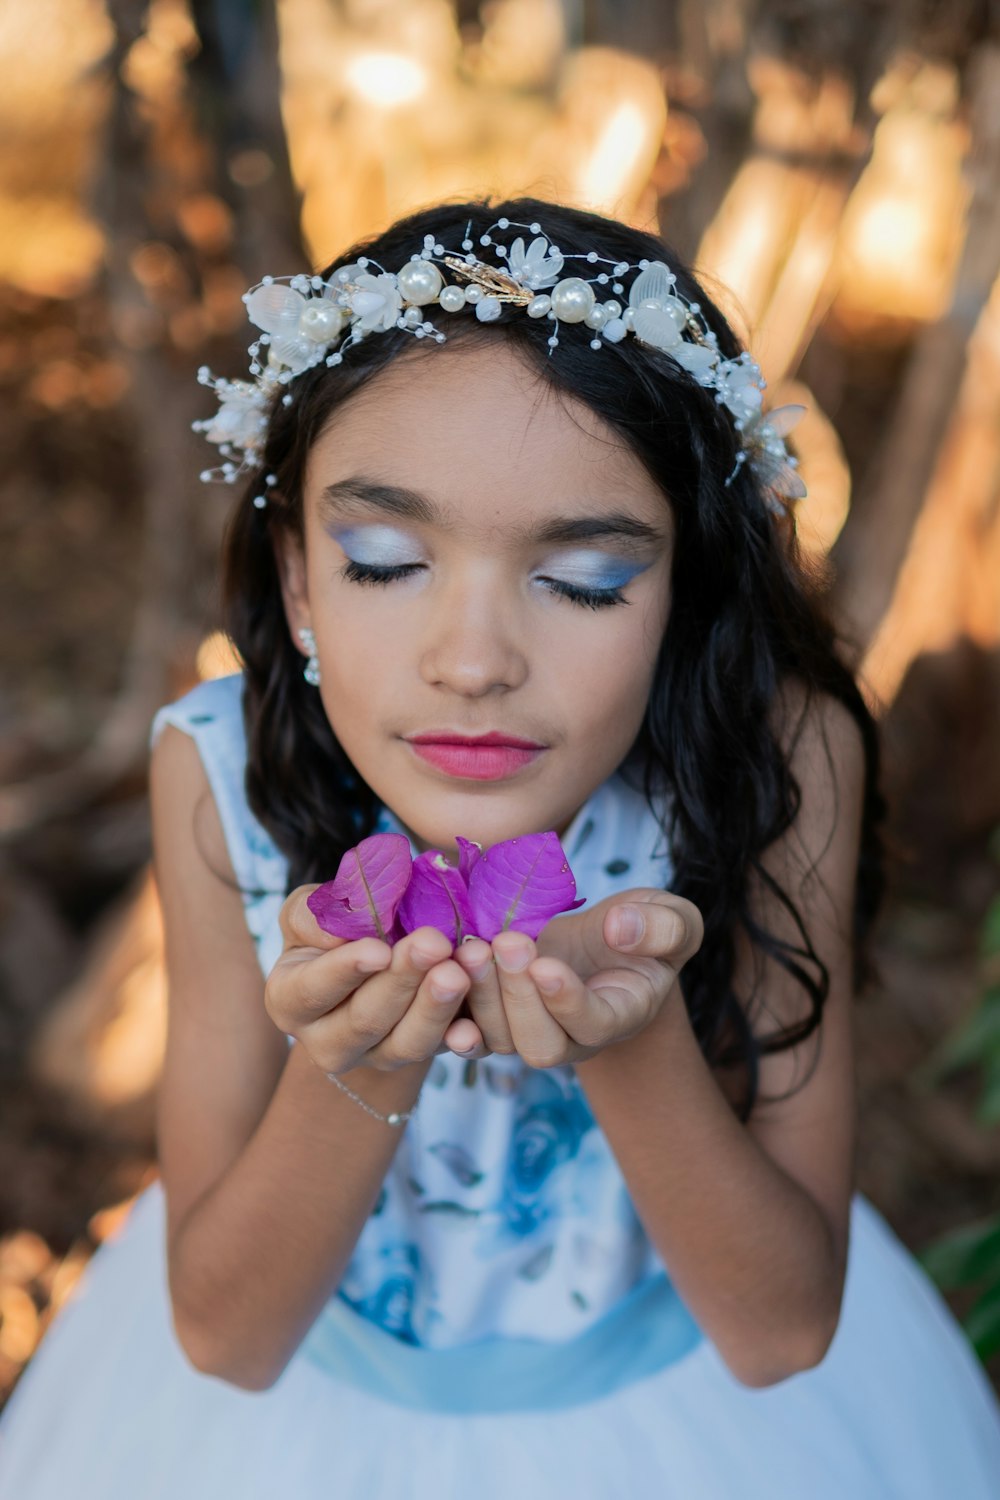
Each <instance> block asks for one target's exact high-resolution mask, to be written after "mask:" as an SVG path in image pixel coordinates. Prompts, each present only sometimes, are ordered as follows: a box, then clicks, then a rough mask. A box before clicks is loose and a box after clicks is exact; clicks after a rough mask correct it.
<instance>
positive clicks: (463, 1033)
mask: <svg viewBox="0 0 1000 1500" xmlns="http://www.w3.org/2000/svg"><path fill="white" fill-rule="evenodd" d="M442 1050H443V1051H445V1052H454V1053H455V1056H456V1057H464V1058H480V1057H489V1056H490V1055H491V1052H492V1049H491V1048H490V1047H489V1046H487V1044H486V1042H485V1040H484V1038H483V1034H482V1032H481V1031H480V1029H479V1027H478V1026H477V1025H476V1023H475V1021H471V1020H470V1019H469V1017H468V1016H458V1017H457V1018H456V1019H455V1020H454V1021H450V1022H449V1024H448V1026H447V1028H446V1029H445V1033H444V1046H443V1048H442Z"/></svg>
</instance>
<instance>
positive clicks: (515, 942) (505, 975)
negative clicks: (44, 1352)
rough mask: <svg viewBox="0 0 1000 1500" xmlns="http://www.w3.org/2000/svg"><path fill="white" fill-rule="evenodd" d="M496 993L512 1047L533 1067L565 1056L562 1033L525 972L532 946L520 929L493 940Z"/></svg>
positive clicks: (499, 935) (564, 1034)
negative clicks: (500, 1001)
mask: <svg viewBox="0 0 1000 1500" xmlns="http://www.w3.org/2000/svg"><path fill="white" fill-rule="evenodd" d="M493 952H494V955H495V957H496V961H497V974H498V976H499V980H500V994H501V998H502V1000H503V1008H504V1014H505V1015H506V1017H507V1024H508V1026H509V1027H510V1033H511V1036H512V1038H513V1041H514V1046H515V1048H516V1049H517V1051H518V1052H519V1053H520V1054H521V1056H522V1057H523V1058H524V1060H525V1062H527V1063H530V1065H531V1066H532V1067H533V1068H551V1067H555V1066H556V1065H557V1064H558V1063H560V1062H562V1061H563V1059H564V1058H565V1056H566V1042H567V1038H566V1033H565V1032H564V1031H563V1029H562V1027H561V1026H560V1025H559V1023H558V1022H557V1021H556V1020H555V1019H554V1017H553V1016H551V1015H550V1014H549V1012H548V1011H547V1010H546V1008H545V1006H544V1005H543V1003H542V997H541V995H540V994H539V993H538V987H537V985H536V984H535V981H534V979H532V977H531V975H530V974H529V973H528V965H529V964H530V963H531V961H532V959H533V958H534V957H535V945H534V943H533V942H532V940H531V938H529V937H527V936H526V935H525V934H524V933H521V932H501V933H499V934H498V935H497V936H496V937H495V938H494V939H493Z"/></svg>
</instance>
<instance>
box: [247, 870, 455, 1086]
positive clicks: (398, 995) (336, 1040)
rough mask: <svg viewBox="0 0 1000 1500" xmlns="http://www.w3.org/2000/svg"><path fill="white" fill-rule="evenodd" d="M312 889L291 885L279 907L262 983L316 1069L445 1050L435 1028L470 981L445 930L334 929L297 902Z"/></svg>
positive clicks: (338, 1069) (270, 1007)
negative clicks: (396, 933)
mask: <svg viewBox="0 0 1000 1500" xmlns="http://www.w3.org/2000/svg"><path fill="white" fill-rule="evenodd" d="M315 889H316V886H315V885H301V886H298V887H296V889H295V890H294V891H292V892H290V894H289V895H288V896H287V897H286V899H285V901H284V904H283V905H282V908H281V912H280V914H279V922H280V925H281V931H282V935H283V937H284V949H283V951H282V954H281V956H280V958H279V959H278V960H277V962H276V963H275V965H274V967H273V968H272V970H271V972H270V974H269V975H268V979H267V983H266V985H265V988H264V1004H265V1007H266V1009H267V1013H268V1015H269V1016H270V1017H271V1020H272V1021H273V1022H274V1024H275V1025H276V1026H277V1027H279V1029H280V1030H282V1031H283V1032H285V1034H286V1035H288V1036H294V1037H295V1038H296V1040H297V1041H299V1042H300V1043H301V1045H302V1046H303V1047H304V1048H305V1049H306V1051H307V1052H308V1053H309V1055H310V1056H311V1057H312V1059H313V1061H314V1062H315V1063H316V1064H317V1066H318V1067H320V1068H322V1070H323V1071H324V1072H325V1073H346V1072H349V1071H350V1069H351V1068H356V1067H370V1068H376V1069H378V1070H379V1071H382V1072H391V1071H393V1070H395V1069H397V1068H401V1067H405V1066H406V1065H407V1064H409V1063H414V1062H423V1061H426V1060H427V1059H429V1058H431V1057H434V1056H435V1055H436V1054H437V1053H439V1052H447V1051H448V1050H449V1047H448V1045H447V1044H446V1043H445V1041H444V1033H445V1031H446V1030H447V1029H448V1027H449V1025H451V1024H452V1023H453V1021H454V1017H455V1012H456V1011H457V1010H458V1008H459V1006H460V1005H461V1003H462V1000H463V998H464V996H465V994H466V993H467V991H468V989H469V984H470V981H469V977H468V975H467V973H466V972H465V970H464V969H462V968H461V967H460V966H459V965H458V964H457V963H456V962H455V960H454V958H453V957H452V946H451V944H450V942H449V941H448V939H447V938H446V937H445V936H444V934H443V933H441V932H439V931H438V930H437V928H436V927H429V926H427V927H418V928H417V929H416V930H415V931H414V932H411V933H408V934H407V935H406V937H404V938H402V939H400V941H399V942H397V943H395V944H393V945H392V946H391V947H390V945H389V944H388V943H384V942H382V941H381V940H380V939H379V938H374V937H368V938H357V939H353V940H348V939H346V938H341V937H336V936H335V935H334V934H333V933H329V932H325V931H324V930H323V928H321V927H320V926H319V924H318V922H317V921H316V918H315V917H314V916H313V914H312V912H311V911H310V910H309V908H308V906H307V905H306V897H307V896H309V895H310V894H311V892H312V891H314V890H315ZM460 1024H461V1025H465V1026H470V1027H471V1026H472V1023H471V1022H462V1023H460ZM472 1029H473V1030H474V1029H475V1028H472Z"/></svg>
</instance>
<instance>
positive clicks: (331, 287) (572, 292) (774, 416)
mask: <svg viewBox="0 0 1000 1500" xmlns="http://www.w3.org/2000/svg"><path fill="white" fill-rule="evenodd" d="M511 227H514V228H518V229H525V230H528V231H529V232H530V233H531V235H532V236H533V238H532V239H531V241H530V242H527V241H526V240H525V238H524V237H523V236H520V235H519V236H518V237H517V238H516V239H514V240H513V241H512V242H511V243H510V244H509V245H504V244H503V243H501V242H498V241H496V240H494V238H493V230H494V229H497V228H499V229H504V230H506V229H508V228H511ZM541 228H542V226H541V225H540V224H537V223H533V224H517V225H514V226H512V225H511V221H510V220H508V219H498V220H497V222H496V224H491V225H490V227H489V229H488V230H487V231H486V232H485V233H483V234H480V236H479V245H480V246H490V247H492V249H493V252H494V254H495V256H496V258H497V261H498V262H500V264H498V265H491V264H490V263H488V262H487V261H485V260H481V259H480V258H479V256H478V254H477V253H476V251H475V248H474V241H473V239H472V237H471V236H472V223H471V220H470V222H469V224H468V226H467V228H466V231H465V238H464V239H463V240H462V243H461V250H462V252H464V253H462V254H460V253H459V251H458V250H449V249H446V247H445V246H444V245H442V244H438V243H437V241H436V240H435V237H434V236H433V235H430V234H427V235H425V236H424V241H423V248H422V249H420V250H414V251H413V253H412V254H411V255H410V256H409V258H408V259H407V261H406V262H405V263H404V264H403V265H402V266H400V268H399V269H398V270H397V271H387V270H386V269H385V267H383V266H380V265H379V264H378V262H377V261H373V260H372V259H371V258H370V257H366V256H361V257H359V259H358V260H357V261H355V262H352V263H351V264H345V265H341V266H338V267H337V269H336V270H335V271H334V272H333V274H332V276H331V277H330V279H329V280H328V281H327V280H324V279H323V278H322V277H321V276H316V275H312V276H309V275H305V274H302V273H299V274H298V275H296V276H290V277H274V276H265V277H264V278H263V280H262V281H261V283H260V285H259V286H256V287H253V288H252V289H251V290H250V291H249V292H247V293H246V294H245V295H244V298H243V300H244V302H245V303H246V308H247V314H248V316H249V318H250V321H251V323H253V324H254V325H255V326H256V327H257V328H259V329H260V330H261V336H260V338H259V339H258V340H257V342H256V343H254V344H251V346H250V354H251V357H252V363H251V365H250V373H251V375H253V376H255V377H256V382H255V383H251V382H248V381H243V380H235V381H230V380H222V379H216V378H215V377H214V376H212V375H211V374H210V372H209V371H208V370H206V369H202V370H200V371H199V374H198V378H199V380H201V381H202V383H203V384H205V385H210V386H212V387H213V388H214V390H215V392H216V394H217V396H218V397H219V402H220V405H219V410H218V412H217V413H216V415H215V416H214V417H213V418H210V419H208V420H207V421H203V422H195V423H193V424H192V425H193V426H194V428H195V430H196V431H200V432H203V433H204V434H205V436H206V437H207V438H208V440H209V441H210V442H213V443H216V444H218V446H219V448H220V450H221V452H222V453H223V454H224V455H226V457H227V459H228V457H229V455H230V454H232V453H233V452H234V451H236V452H237V453H239V454H240V455H241V462H240V464H239V465H238V466H237V465H236V464H235V463H233V462H230V461H227V462H226V463H225V464H223V465H222V467H221V469H219V470H209V471H206V473H204V474H203V475H202V478H203V479H206V478H212V479H214V478H221V479H223V480H225V481H226V482H227V483H233V482H235V481H236V480H237V479H238V478H239V477H240V475H241V474H243V473H245V472H247V471H248V470H251V469H253V468H255V467H259V465H260V461H261V457H262V454H263V448H264V441H265V438H266V434H267V426H268V421H269V416H270V412H271V410H272V407H273V398H274V397H275V395H276V394H277V393H278V392H279V391H281V390H282V388H283V387H285V386H287V385H288V383H289V382H290V381H291V380H293V379H294V378H295V377H296V376H297V375H301V374H303V373H304V372H305V371H306V370H310V369H312V368H313V367H314V366H316V365H318V364H319V363H320V362H321V361H325V363H326V364H327V365H330V366H333V365H338V364H340V362H341V360H342V359H343V357H344V352H345V350H347V349H348V348H350V346H351V345H352V344H356V343H359V342H360V341H361V340H362V339H364V338H366V337H367V336H368V335H369V334H371V333H387V332H389V331H390V330H391V329H393V328H398V329H402V330H403V331H404V332H407V333H411V334H413V335H415V337H417V338H426V337H432V338H433V339H434V340H435V341H436V342H437V343H444V342H445V335H444V334H443V333H442V332H440V331H439V329H438V328H437V326H436V325H435V324H434V323H433V322H431V321H430V319H429V318H428V316H427V314H428V312H429V311H430V306H431V304H435V305H436V309H437V310H439V311H440V312H441V313H443V314H445V315H446V320H447V317H448V316H451V315H453V314H456V313H461V312H463V311H470V310H471V311H474V312H475V315H476V317H477V318H478V319H479V320H480V321H481V322H492V321H495V320H496V319H497V318H499V317H500V316H501V315H503V313H504V310H505V308H506V309H507V310H508V311H512V312H517V311H525V312H527V314H528V316H529V317H531V318H535V319H541V318H545V319H547V320H548V321H549V322H550V323H551V324H552V325H553V327H552V332H551V334H550V335H549V338H548V339H547V343H548V346H549V353H550V354H551V352H552V350H553V349H554V348H555V347H556V345H557V344H558V343H559V333H560V330H561V329H562V328H563V327H565V326H567V325H572V324H578V325H582V330H583V331H586V332H588V333H589V334H590V340H589V342H590V347H591V348H592V349H602V348H605V347H606V346H608V345H617V344H620V343H621V341H622V340H623V339H624V338H625V337H626V335H627V334H632V335H633V337H634V338H635V340H636V342H637V343H640V344H645V345H647V346H648V347H649V348H652V349H657V350H660V351H661V352H662V353H664V354H666V355H668V356H669V358H670V359H672V360H675V361H676V363H677V364H679V365H680V366H681V367H682V369H684V370H686V371H687V373H688V374H689V375H690V376H691V377H692V378H693V379H694V380H696V381H697V382H698V384H699V385H700V386H702V387H703V388H704V389H706V390H710V391H714V393H715V399H716V402H717V403H718V404H719V406H721V407H724V408H725V409H726V411H727V412H728V413H729V415H730V417H731V418H732V425H733V428H734V429H735V431H736V433H737V435H738V437H739V445H738V448H737V456H736V464H735V467H734V468H733V471H732V473H731V474H730V475H729V478H728V479H727V480H726V483H727V484H731V483H732V481H733V480H734V479H735V477H736V475H737V473H738V472H739V470H740V468H741V467H742V465H743V464H744V463H746V464H748V465H749V466H750V468H751V469H752V470H753V472H754V475H755V477H756V478H757V480H758V481H759V483H760V485H761V487H762V490H763V492H764V496H765V500H766V501H767V504H768V506H769V507H770V508H771V509H772V510H774V511H776V512H778V513H785V512H786V511H787V509H788V506H786V505H785V504H784V503H783V502H785V501H793V500H798V499H801V498H802V497H803V496H804V495H805V493H806V489H805V485H804V484H803V483H802V480H801V478H800V477H799V475H798V474H797V473H796V470H795V459H794V458H792V457H790V456H789V453H788V450H787V448H786V447H785V443H784V437H785V434H786V433H787V432H788V431H790V429H791V427H792V426H793V425H794V423H795V422H796V421H797V420H798V418H799V416H801V414H802V411H803V410H804V408H802V407H798V406H786V407H782V408H780V409H779V410H778V411H776V412H770V413H768V414H766V415H765V414H764V411H763V392H764V386H765V381H764V378H763V376H762V374H761V370H760V366H759V365H758V364H757V363H756V361H755V360H754V359H752V358H751V356H750V355H749V354H748V353H746V352H743V353H741V354H740V355H738V356H736V357H735V358H732V359H727V358H724V357H723V355H722V351H721V350H720V348H719V344H718V339H717V337H716V335H715V333H714V331H713V330H712V328H711V327H710V325H709V324H708V322H707V320H706V319H705V316H704V314H703V313H702V311H701V307H700V306H699V304H698V303H697V302H690V301H688V299H687V298H686V297H685V296H684V295H683V294H682V293H681V292H679V291H678V290H677V277H676V276H675V274H674V273H673V271H671V269H670V267H669V266H668V265H666V264H665V262H663V261H661V260H640V261H639V263H638V265H637V266H634V265H632V264H630V263H629V262H628V261H618V260H613V259H611V258H610V257H608V256H602V255H600V254H599V253H598V252H597V251H596V250H588V251H586V252H580V253H573V254H570V255H563V253H562V251H561V250H559V248H558V247H557V246H556V245H554V244H553V243H552V242H551V240H550V239H549V238H548V237H547V236H546V235H544V234H542V233H541ZM570 260H572V261H578V262H585V263H586V271H587V274H584V267H583V266H581V274H580V275H578V276H575V275H570V276H564V275H563V272H564V268H565V267H566V262H567V261H570ZM369 267H374V271H373V270H370V269H369ZM442 267H443V268H444V269H446V270H449V271H451V272H453V273H454V275H455V276H457V277H458V278H459V279H458V280H453V281H446V280H445V278H444V276H443V275H442V270H441V268H442ZM629 271H638V273H639V274H638V275H637V276H636V277H635V278H634V280H633V282H632V284H631V286H630V287H629V288H628V299H627V300H628V305H627V306H626V307H624V308H623V306H622V301H621V300H619V299H621V298H624V296H625V291H626V288H625V284H624V280H623V278H624V277H625V276H626V275H627V273H628V272H629ZM375 272H377V273H378V274H375ZM545 288H551V293H550V292H548V291H546V290H544V289H545ZM609 294H613V295H609ZM342 335H343V337H342ZM334 344H336V345H337V347H336V348H335V349H334V351H333V352H332V353H330V352H329V351H330V349H331V346H332V345H334ZM264 346H267V358H266V360H264V359H263V358H262V355H261V351H262V348H263V347H264ZM282 402H283V404H284V405H286V406H288V405H290V404H291V402H292V396H291V395H290V394H288V393H286V394H284V395H283V397H282ZM274 482H275V480H274V476H273V475H267V476H266V478H265V480H264V484H265V486H270V485H271V484H273V483H274ZM254 504H255V505H257V506H264V505H266V504H267V500H266V497H265V496H264V495H263V494H261V495H257V496H256V497H255V499H254Z"/></svg>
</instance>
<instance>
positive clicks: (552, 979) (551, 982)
mask: <svg viewBox="0 0 1000 1500" xmlns="http://www.w3.org/2000/svg"><path fill="white" fill-rule="evenodd" d="M535 983H536V984H537V985H538V988H539V989H540V990H541V992H542V994H543V995H556V994H558V993H559V991H560V990H561V989H562V980H561V979H560V978H559V976H558V974H549V975H548V976H543V977H542V978H541V979H536V980H535Z"/></svg>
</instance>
